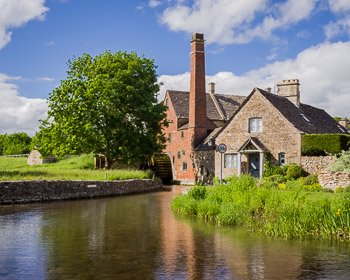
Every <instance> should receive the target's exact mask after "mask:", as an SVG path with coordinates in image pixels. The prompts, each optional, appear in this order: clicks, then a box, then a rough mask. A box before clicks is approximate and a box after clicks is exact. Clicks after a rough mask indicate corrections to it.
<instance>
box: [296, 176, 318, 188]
mask: <svg viewBox="0 0 350 280" xmlns="http://www.w3.org/2000/svg"><path fill="white" fill-rule="evenodd" d="M299 180H300V182H301V183H302V184H303V185H305V186H309V185H313V184H317V183H318V178H317V175H315V174H310V175H309V176H307V177H302V178H300V179H299Z"/></svg>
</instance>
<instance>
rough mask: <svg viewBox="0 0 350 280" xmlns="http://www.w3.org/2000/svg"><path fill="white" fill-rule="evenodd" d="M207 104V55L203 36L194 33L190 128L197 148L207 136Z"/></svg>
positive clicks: (192, 141)
mask: <svg viewBox="0 0 350 280" xmlns="http://www.w3.org/2000/svg"><path fill="white" fill-rule="evenodd" d="M206 110H207V102H206V91H205V53H204V36H203V34H199V33H194V34H193V35H192V41H191V80H190V103H189V116H188V117H189V120H188V128H189V130H192V133H193V136H192V137H191V139H192V140H191V145H192V147H193V148H195V147H196V146H197V145H198V144H199V143H200V141H202V140H203V139H204V138H205V137H206V136H207V126H208V120H207V112H206Z"/></svg>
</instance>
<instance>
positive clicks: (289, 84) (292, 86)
mask: <svg viewBox="0 0 350 280" xmlns="http://www.w3.org/2000/svg"><path fill="white" fill-rule="evenodd" d="M299 86H300V84H299V80H298V79H291V80H282V81H280V82H278V83H277V95H279V96H283V97H286V98H288V99H289V101H290V102H292V103H293V104H294V105H295V106H297V107H299V105H300V90H299Z"/></svg>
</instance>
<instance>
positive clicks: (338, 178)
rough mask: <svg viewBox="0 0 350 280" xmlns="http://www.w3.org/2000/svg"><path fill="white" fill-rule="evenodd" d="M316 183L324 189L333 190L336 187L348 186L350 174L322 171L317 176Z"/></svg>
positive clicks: (349, 184)
mask: <svg viewBox="0 0 350 280" xmlns="http://www.w3.org/2000/svg"><path fill="white" fill-rule="evenodd" d="M318 181H319V183H320V184H321V186H323V187H324V188H327V189H331V190H334V189H335V188H336V187H343V188H345V187H347V186H350V174H347V173H340V172H330V171H323V172H320V173H319V174H318Z"/></svg>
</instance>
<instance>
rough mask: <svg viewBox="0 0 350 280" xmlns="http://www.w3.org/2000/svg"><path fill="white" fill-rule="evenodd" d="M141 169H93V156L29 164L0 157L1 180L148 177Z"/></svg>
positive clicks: (148, 174)
mask: <svg viewBox="0 0 350 280" xmlns="http://www.w3.org/2000/svg"><path fill="white" fill-rule="evenodd" d="M147 178H151V173H150V172H147V171H140V170H132V169H130V170H127V169H122V170H120V169H118V170H116V169H113V170H108V171H105V170H93V156H92V155H82V156H74V157H69V158H67V159H64V160H60V161H58V162H56V163H52V164H43V165H36V166H28V165H27V159H26V158H0V181H14V180H127V179H147Z"/></svg>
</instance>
